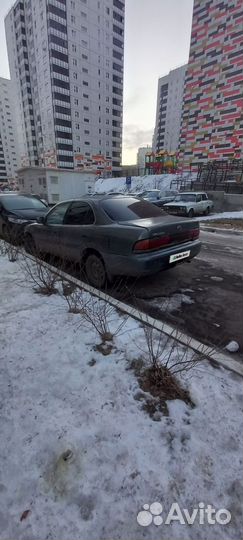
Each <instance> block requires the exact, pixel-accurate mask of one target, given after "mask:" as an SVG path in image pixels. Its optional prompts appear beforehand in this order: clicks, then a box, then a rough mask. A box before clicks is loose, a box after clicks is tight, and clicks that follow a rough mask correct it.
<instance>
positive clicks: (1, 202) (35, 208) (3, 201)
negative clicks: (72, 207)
mask: <svg viewBox="0 0 243 540" xmlns="http://www.w3.org/2000/svg"><path fill="white" fill-rule="evenodd" d="M47 211H48V208H47V207H46V205H45V204H44V203H43V202H42V201H41V200H39V199H38V198H36V197H31V196H30V195H28V196H25V195H20V194H17V193H13V194H10V193H8V194H4V193H3V194H2V193H0V236H1V237H2V238H5V239H9V240H11V239H12V240H21V239H22V238H23V234H24V228H25V226H26V225H27V224H28V223H32V222H34V221H36V220H37V219H38V218H39V217H40V216H44V215H45V214H46V213H47Z"/></svg>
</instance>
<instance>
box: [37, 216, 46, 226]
mask: <svg viewBox="0 0 243 540" xmlns="http://www.w3.org/2000/svg"><path fill="white" fill-rule="evenodd" d="M45 222H46V218H45V216H40V217H38V218H37V223H42V224H43V225H44V224H45Z"/></svg>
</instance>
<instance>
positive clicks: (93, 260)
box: [84, 253, 107, 288]
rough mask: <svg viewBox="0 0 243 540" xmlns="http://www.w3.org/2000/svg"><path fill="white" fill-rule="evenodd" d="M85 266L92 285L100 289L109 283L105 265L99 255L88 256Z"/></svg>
mask: <svg viewBox="0 0 243 540" xmlns="http://www.w3.org/2000/svg"><path fill="white" fill-rule="evenodd" d="M84 266H85V273H86V276H87V279H88V281H89V283H90V285H93V287H98V288H102V287H104V286H105V284H106V281H107V275H106V270H105V265H104V263H103V261H102V259H101V257H99V255H97V254H96V253H91V254H90V255H88V257H87V259H86V261H85V265H84Z"/></svg>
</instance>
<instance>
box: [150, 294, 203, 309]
mask: <svg viewBox="0 0 243 540" xmlns="http://www.w3.org/2000/svg"><path fill="white" fill-rule="evenodd" d="M192 292H193V291H192ZM150 304H152V305H153V306H155V307H157V308H159V309H160V311H163V312H168V313H171V312H172V311H176V310H177V309H180V308H181V306H182V305H183V304H194V300H193V299H192V298H190V296H188V295H186V294H180V293H176V294H173V295H172V296H170V297H167V296H163V297H160V298H154V299H153V300H150Z"/></svg>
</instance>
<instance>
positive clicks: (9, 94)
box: [0, 77, 20, 182]
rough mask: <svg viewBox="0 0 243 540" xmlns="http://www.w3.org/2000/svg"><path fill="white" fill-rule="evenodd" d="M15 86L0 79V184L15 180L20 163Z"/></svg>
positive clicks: (7, 80) (6, 80)
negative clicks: (14, 95)
mask: <svg viewBox="0 0 243 540" xmlns="http://www.w3.org/2000/svg"><path fill="white" fill-rule="evenodd" d="M14 107H15V103H14V97H13V85H12V82H11V81H10V80H9V79H4V78H2V77H0V182H6V181H8V180H13V179H14V178H15V177H16V171H17V169H18V167H19V165H20V163H19V149H18V141H17V137H16V123H15V110H14Z"/></svg>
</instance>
